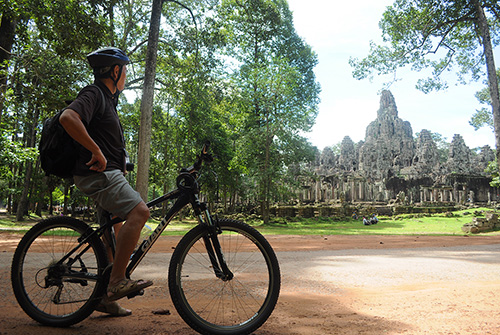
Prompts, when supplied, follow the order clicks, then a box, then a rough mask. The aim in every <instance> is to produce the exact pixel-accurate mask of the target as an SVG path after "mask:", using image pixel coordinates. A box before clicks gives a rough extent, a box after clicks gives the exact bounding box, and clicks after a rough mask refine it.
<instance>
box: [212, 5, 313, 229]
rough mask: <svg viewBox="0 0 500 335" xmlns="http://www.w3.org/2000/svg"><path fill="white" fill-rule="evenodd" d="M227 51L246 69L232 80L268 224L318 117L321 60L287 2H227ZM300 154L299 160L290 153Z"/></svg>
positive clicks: (246, 151)
mask: <svg viewBox="0 0 500 335" xmlns="http://www.w3.org/2000/svg"><path fill="white" fill-rule="evenodd" d="M220 15H221V20H222V21H223V22H226V25H225V26H224V28H225V31H226V32H227V37H228V47H229V48H228V52H227V54H228V55H229V56H230V57H234V58H235V59H236V61H237V62H239V63H240V64H241V65H240V67H239V70H238V71H236V72H235V73H234V75H233V77H232V78H233V80H234V81H235V86H237V87H238V88H239V90H240V92H241V93H240V94H241V101H242V107H243V108H242V112H243V113H244V118H245V126H244V135H243V136H242V139H241V141H240V143H241V144H242V145H243V147H244V150H242V153H244V154H245V156H246V157H247V166H248V167H249V169H250V171H249V172H250V175H252V176H253V178H254V180H255V184H256V185H257V186H258V187H257V189H258V194H257V196H258V201H259V202H260V207H261V214H262V217H263V221H264V223H267V222H268V221H269V209H270V201H271V200H272V199H273V194H277V193H278V192H277V189H276V187H277V185H278V184H279V180H280V177H281V175H282V172H283V171H284V170H285V166H286V165H287V164H291V163H295V162H292V161H290V160H289V159H290V158H292V157H294V158H297V159H298V160H300V159H301V158H303V157H304V155H301V154H300V150H299V148H298V146H296V144H297V143H299V142H300V141H299V138H300V135H299V132H300V131H308V130H309V129H310V128H311V127H312V125H313V123H314V120H315V117H316V114H317V103H318V94H319V86H318V84H317V83H316V82H315V76H314V73H313V68H314V66H315V65H316V64H317V58H316V55H315V54H314V52H313V51H312V50H311V48H310V47H309V46H308V45H307V44H306V43H304V41H303V40H302V39H301V38H300V37H299V36H298V35H297V34H296V32H295V29H294V27H293V20H292V15H291V12H290V10H289V8H288V4H287V2H286V1H281V0H278V1H270V0H251V1H245V2H240V1H238V0H233V1H224V2H223V4H222V9H221V11H220ZM294 150H296V151H295V153H296V155H293V154H289V153H290V151H292V152H293V151H294Z"/></svg>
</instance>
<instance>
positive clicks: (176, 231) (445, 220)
mask: <svg viewBox="0 0 500 335" xmlns="http://www.w3.org/2000/svg"><path fill="white" fill-rule="evenodd" d="M478 211H491V209H487V208H479V209H473V210H465V211H458V212H453V213H452V215H450V213H448V215H447V214H445V213H443V214H434V215H432V216H418V217H416V216H415V215H400V216H398V217H379V220H380V221H379V223H378V224H376V225H371V226H364V225H363V223H362V220H351V219H347V220H343V221H338V220H334V219H332V218H325V217H320V218H309V219H299V218H291V219H284V218H276V219H275V220H273V222H271V223H270V224H267V225H263V224H262V221H247V223H249V224H250V225H252V226H253V227H255V228H256V229H257V230H259V231H260V232H261V233H262V234H264V235H464V233H463V232H462V229H461V228H462V226H463V225H464V224H465V223H469V222H471V221H472V219H473V217H474V213H475V212H478ZM13 219H14V218H13V217H12V216H8V215H2V216H0V229H2V230H4V231H5V230H8V231H15V232H19V233H24V232H26V231H27V230H28V229H29V228H30V227H31V226H32V225H33V224H35V223H36V222H37V221H39V218H38V217H30V218H27V219H26V221H23V222H21V223H19V222H14V221H13ZM158 223H159V221H157V220H154V219H150V220H149V221H148V223H147V225H148V226H149V227H150V228H151V229H155V228H156V227H157V225H158ZM196 223H197V222H196V221H195V220H186V219H185V220H183V221H182V222H180V221H173V222H172V223H171V224H170V225H169V226H168V227H167V229H166V230H165V231H164V232H163V234H162V235H184V234H185V233H186V232H187V231H188V230H189V229H191V228H192V227H194V226H195V225H196ZM498 234H500V231H494V232H488V233H482V234H481V235H498Z"/></svg>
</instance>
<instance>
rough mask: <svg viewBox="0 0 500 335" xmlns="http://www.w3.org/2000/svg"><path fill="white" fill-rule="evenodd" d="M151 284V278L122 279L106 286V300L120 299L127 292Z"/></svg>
mask: <svg viewBox="0 0 500 335" xmlns="http://www.w3.org/2000/svg"><path fill="white" fill-rule="evenodd" d="M151 285H153V282H152V281H151V280H142V279H139V280H132V279H127V278H125V279H123V280H122V281H120V282H119V283H118V284H115V285H113V286H108V301H115V300H118V299H121V298H123V297H125V296H127V295H129V294H132V293H136V292H138V291H140V290H142V289H144V288H146V287H149V286H151Z"/></svg>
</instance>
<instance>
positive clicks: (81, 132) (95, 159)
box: [59, 108, 108, 172]
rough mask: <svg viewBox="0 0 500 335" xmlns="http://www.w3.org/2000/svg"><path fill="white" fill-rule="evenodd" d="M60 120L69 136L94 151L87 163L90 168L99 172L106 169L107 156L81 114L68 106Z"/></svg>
mask: <svg viewBox="0 0 500 335" xmlns="http://www.w3.org/2000/svg"><path fill="white" fill-rule="evenodd" d="M59 122H60V123H61V125H62V126H63V128H64V129H65V130H66V132H67V133H68V134H69V136H71V137H72V138H73V139H74V140H75V141H77V142H78V143H80V144H81V145H82V146H83V147H84V148H85V149H87V150H89V151H90V152H91V153H92V159H91V160H90V161H89V162H87V165H88V166H90V170H92V171H97V172H102V171H104V170H105V169H106V165H107V163H108V162H107V160H106V157H104V155H103V154H102V151H101V149H100V148H99V146H98V145H97V144H96V143H95V142H94V140H93V139H92V137H90V135H89V133H88V132H87V129H86V128H85V125H84V124H83V122H82V119H81V117H80V115H79V114H78V113H77V112H75V111H74V110H72V109H69V108H68V109H66V110H65V111H64V112H63V113H62V114H61V116H60V118H59Z"/></svg>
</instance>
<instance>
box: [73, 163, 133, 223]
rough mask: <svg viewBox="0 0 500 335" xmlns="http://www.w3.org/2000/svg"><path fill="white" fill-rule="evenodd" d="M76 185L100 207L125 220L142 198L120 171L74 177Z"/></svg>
mask: <svg viewBox="0 0 500 335" xmlns="http://www.w3.org/2000/svg"><path fill="white" fill-rule="evenodd" d="M73 180H74V182H75V185H76V186H77V187H78V188H79V189H80V191H82V192H83V193H85V195H87V196H88V197H91V198H92V199H94V200H95V201H96V202H97V204H98V206H100V207H101V208H102V209H105V210H106V211H108V212H110V213H111V214H113V215H116V216H118V217H120V218H122V219H125V218H126V217H127V216H128V214H129V213H130V212H131V211H132V209H134V208H135V206H137V205H138V204H139V203H140V202H141V201H142V198H141V196H140V194H139V192H137V191H136V190H134V189H133V188H132V186H130V184H129V183H128V181H127V179H125V176H124V175H123V173H122V172H121V171H120V170H112V171H104V172H101V173H95V174H92V175H90V176H74V177H73Z"/></svg>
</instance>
